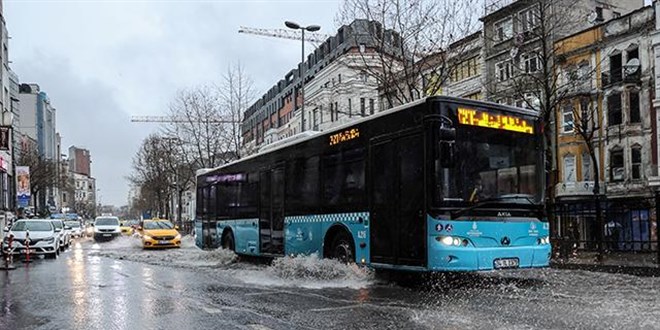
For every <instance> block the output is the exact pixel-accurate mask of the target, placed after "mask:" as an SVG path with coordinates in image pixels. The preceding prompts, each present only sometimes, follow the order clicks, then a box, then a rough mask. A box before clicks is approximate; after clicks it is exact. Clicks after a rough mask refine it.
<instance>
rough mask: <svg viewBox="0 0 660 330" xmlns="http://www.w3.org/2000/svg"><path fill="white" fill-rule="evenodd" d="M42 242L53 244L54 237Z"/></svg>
mask: <svg viewBox="0 0 660 330" xmlns="http://www.w3.org/2000/svg"><path fill="white" fill-rule="evenodd" d="M44 242H46V243H48V244H51V243H54V242H55V237H49V238H46V239H45V240H44Z"/></svg>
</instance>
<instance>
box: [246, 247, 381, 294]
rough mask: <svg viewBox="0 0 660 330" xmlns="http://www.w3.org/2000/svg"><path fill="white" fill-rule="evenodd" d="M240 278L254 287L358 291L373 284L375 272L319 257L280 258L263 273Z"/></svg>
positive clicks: (247, 273) (248, 273)
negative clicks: (269, 286)
mask: <svg viewBox="0 0 660 330" xmlns="http://www.w3.org/2000/svg"><path fill="white" fill-rule="evenodd" d="M240 278H241V279H242V280H243V281H244V282H246V283H252V284H259V285H274V286H285V287H304V288H309V289H321V288H353V289H359V288H364V287H367V286H369V285H370V284H371V283H373V281H374V275H373V272H372V271H371V270H369V269H367V268H365V267H360V266H358V265H356V264H344V263H341V262H339V261H336V260H332V259H321V258H319V257H318V256H317V255H316V254H312V255H309V256H297V257H283V258H278V259H275V260H273V263H272V265H271V266H269V267H268V268H266V269H265V270H264V271H259V272H242V274H241V276H240Z"/></svg>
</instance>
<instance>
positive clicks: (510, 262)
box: [495, 258, 519, 269]
mask: <svg viewBox="0 0 660 330" xmlns="http://www.w3.org/2000/svg"><path fill="white" fill-rule="evenodd" d="M518 265H519V264H518V259H517V258H512V259H496V260H495V268H496V269H499V268H517V267H518Z"/></svg>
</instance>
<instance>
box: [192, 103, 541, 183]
mask: <svg viewBox="0 0 660 330" xmlns="http://www.w3.org/2000/svg"><path fill="white" fill-rule="evenodd" d="M429 99H435V100H438V101H444V102H448V103H463V104H472V105H475V106H480V105H483V104H484V103H485V104H486V105H487V106H489V107H492V108H494V109H496V110H500V111H508V112H513V113H518V114H521V115H524V116H532V117H537V118H538V117H539V115H538V113H537V112H536V111H534V110H529V109H523V108H518V107H513V106H510V105H504V104H499V103H495V102H490V101H476V100H471V99H464V98H460V97H453V96H428V97H425V98H422V99H419V100H415V101H413V102H410V103H406V104H402V105H400V106H396V107H394V108H390V109H387V110H384V111H381V112H378V113H376V114H374V115H372V116H368V117H363V118H360V119H358V120H354V121H351V122H348V123H346V124H344V125H340V126H337V127H334V128H332V129H331V130H327V131H321V132H318V131H315V133H314V134H310V135H309V136H306V137H304V138H296V139H291V141H289V142H284V141H282V143H281V144H280V145H276V146H273V147H272V148H264V149H263V151H260V152H257V153H254V154H252V155H250V156H247V157H245V158H241V159H237V160H235V161H233V162H230V163H227V164H223V165H220V166H218V167H214V168H204V169H199V170H197V171H196V173H195V175H196V176H200V175H204V174H206V173H209V172H213V171H215V170H219V169H222V168H225V167H229V166H232V165H234V164H236V163H239V162H243V161H245V160H248V159H252V158H256V157H258V156H261V155H265V154H268V153H271V152H274V151H277V150H280V149H284V148H286V147H289V146H292V145H296V144H299V143H303V142H306V141H309V140H311V139H314V138H316V137H318V136H320V135H323V134H328V133H332V132H337V131H341V130H343V129H346V128H348V127H351V126H354V125H357V124H360V123H363V122H366V121H370V120H374V119H376V118H378V117H382V116H386V115H389V114H391V113H394V112H398V111H402V110H406V109H408V108H411V107H414V106H416V105H419V104H422V103H426V102H427V100H429ZM300 134H302V133H300ZM297 135H299V134H297ZM294 136H296V135H294ZM287 139H289V138H287ZM277 142H280V141H276V142H273V143H277Z"/></svg>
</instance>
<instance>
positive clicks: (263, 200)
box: [259, 167, 284, 255]
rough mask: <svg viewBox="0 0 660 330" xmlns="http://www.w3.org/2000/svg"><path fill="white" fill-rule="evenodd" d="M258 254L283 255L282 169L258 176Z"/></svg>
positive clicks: (265, 172)
mask: <svg viewBox="0 0 660 330" xmlns="http://www.w3.org/2000/svg"><path fill="white" fill-rule="evenodd" d="M259 187H260V188H259V190H260V203H259V205H260V207H259V242H260V252H261V253H263V254H268V255H284V168H282V167H278V168H274V169H272V170H268V171H264V172H261V173H260V174H259Z"/></svg>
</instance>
